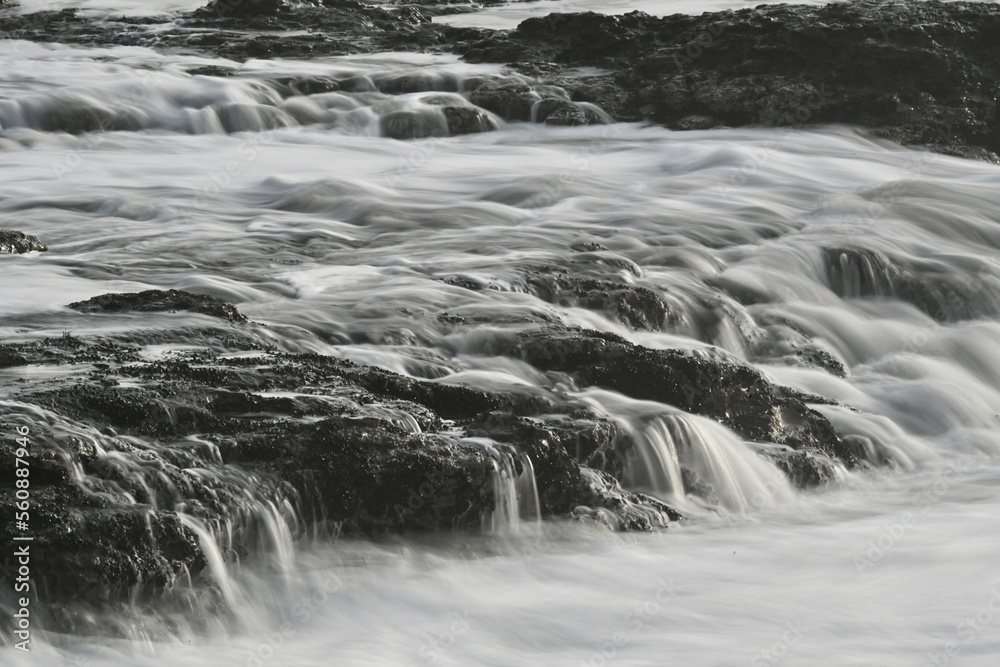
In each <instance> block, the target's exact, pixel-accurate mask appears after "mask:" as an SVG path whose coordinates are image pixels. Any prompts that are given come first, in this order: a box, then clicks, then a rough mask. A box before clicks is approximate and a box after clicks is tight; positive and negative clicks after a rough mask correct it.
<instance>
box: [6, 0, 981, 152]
mask: <svg viewBox="0 0 1000 667" xmlns="http://www.w3.org/2000/svg"><path fill="white" fill-rule="evenodd" d="M464 9H465V8H460V7H455V6H450V5H447V4H441V3H401V4H386V5H379V6H371V5H366V4H364V3H361V2H354V1H352V0H338V1H336V2H333V1H330V0H327V1H325V2H314V3H289V2H284V1H283V0H266V1H265V0H252V1H251V0H247V1H244V2H235V1H234V0H218V1H215V2H212V3H211V4H210V5H208V6H207V7H205V8H203V9H200V10H198V11H195V12H193V13H191V14H188V15H186V16H184V17H182V19H181V20H179V21H177V22H175V23H174V25H173V26H172V27H170V28H166V29H164V28H163V27H162V24H163V23H165V22H166V21H167V19H166V18H165V17H144V18H128V17H121V18H118V19H116V20H115V21H108V22H102V23H95V22H93V21H91V20H90V19H88V18H86V17H84V16H81V15H80V14H78V13H77V12H76V11H75V10H65V11H59V12H53V11H48V12H36V13H34V14H27V15H15V14H13V13H7V14H2V13H0V30H2V31H3V32H4V33H5V34H7V35H8V36H10V37H12V38H21V39H32V40H39V41H61V42H76V43H83V44H128V45H147V46H154V47H161V48H169V49H177V48H180V49H185V50H191V49H194V50H196V51H202V52H207V53H211V54H214V55H220V56H224V57H228V58H233V59H235V60H246V59H250V58H278V57H280V58H310V57H319V56H331V55H343V54H352V53H370V52H376V51H388V50H394V51H400V50H402V51H424V52H427V51H429V52H454V53H458V54H460V55H462V56H463V57H464V58H465V59H466V60H468V61H471V62H481V63H487V62H494V63H497V62H498V63H505V64H509V65H510V66H511V67H512V68H513V69H514V70H518V71H520V72H521V73H522V74H523V75H524V76H523V77H522V78H520V79H511V80H502V81H491V82H486V83H485V84H484V85H480V86H478V88H477V89H475V90H472V91H471V93H470V99H471V101H472V102H473V104H475V105H477V106H479V107H480V108H482V109H484V110H487V111H490V112H492V113H495V114H497V115H498V116H500V117H501V118H504V119H506V120H518V121H526V120H529V119H530V118H531V115H532V107H533V105H535V104H536V103H537V102H539V101H540V100H541V101H544V99H545V97H546V96H545V95H540V94H539V93H538V91H537V87H538V86H539V85H542V86H545V85H556V86H559V87H561V88H562V89H563V93H564V94H565V97H566V99H561V97H559V96H557V98H552V100H551V101H550V102H548V106H547V107H542V108H541V109H539V110H540V111H542V112H543V113H542V114H541V117H540V118H537V119H536V120H539V122H545V123H547V124H549V125H581V124H589V123H593V122H598V121H599V119H597V118H596V117H595V116H594V114H593V113H592V112H590V111H588V110H587V109H584V108H580V107H577V106H568V105H567V104H568V103H577V102H587V103H590V104H594V105H596V106H598V107H600V108H601V109H603V110H604V111H606V112H607V113H609V114H610V115H611V116H612V117H613V118H614V119H615V120H620V121H637V120H647V121H652V122H655V123H659V124H662V125H665V126H667V127H670V128H673V129H679V130H692V129H708V128H712V127H722V126H739V125H769V126H777V127H789V128H794V127H802V126H805V125H809V124H821V123H851V124H856V125H860V126H862V127H865V128H869V129H871V130H872V131H874V132H875V133H876V134H878V135H880V136H883V137H886V138H889V139H892V140H894V141H898V142H901V143H904V144H909V145H919V146H923V147H926V148H929V149H931V150H935V151H939V152H943V153H948V154H953V155H960V156H963V157H969V158H974V159H984V160H991V161H1000V158H998V156H997V155H996V152H997V151H998V150H1000V123H998V122H997V118H998V115H997V101H996V94H995V81H996V80H997V78H998V76H1000V56H998V55H997V52H996V49H995V48H993V44H995V43H996V41H997V40H998V39H1000V8H997V6H996V5H995V4H992V3H965V2H954V3H941V2H936V1H933V0H932V1H930V2H917V1H907V2H889V3H881V2H854V3H843V4H833V5H829V6H825V7H811V6H810V7H807V6H794V5H774V6H760V7H756V8H752V9H749V8H748V9H741V10H739V11H724V12H716V13H707V14H703V15H701V16H687V15H673V16H666V17H662V18H660V17H652V16H648V15H646V14H643V13H641V12H632V13H630V14H626V15H623V16H604V15H600V14H594V13H582V14H551V15H549V16H547V17H543V18H532V19H528V20H526V21H524V22H523V23H521V24H520V25H519V26H518V27H517V28H516V29H514V30H509V31H495V30H486V29H476V28H458V27H452V26H447V25H441V24H435V23H431V21H430V19H431V16H432V15H435V14H440V13H449V12H451V11H463V10H464ZM157 24H159V26H160V27H157V29H156V30H155V31H154V30H153V28H152V26H154V25H157ZM205 29H210V30H211V31H210V32H206V31H205ZM289 31H298V32H297V33H296V34H294V35H282V34H280V33H281V32H289ZM580 67H591V68H592V67H597V68H602V70H603V71H601V72H597V73H594V72H590V73H588V75H586V76H581V75H580V74H579V71H578V68H580ZM203 73H205V74H211V75H222V74H216V73H211V72H207V71H206V72H203ZM525 77H527V78H525ZM559 101H562V102H563V104H556V102H559ZM450 113H451V115H452V117H451V118H449V122H448V125H449V126H450V127H454V128H456V130H455V132H456V133H463V132H470V131H482V130H483V129H488V127H487V125H488V124H483V123H480V122H478V121H477V119H474V118H472V117H471V115H470V114H469V112H466V111H465V110H464V109H460V110H458V111H452V112H450ZM94 122H98V121H94ZM91 124H93V123H91ZM98 126H101V125H100V124H98ZM414 136H423V135H421V134H420V133H416V134H414Z"/></svg>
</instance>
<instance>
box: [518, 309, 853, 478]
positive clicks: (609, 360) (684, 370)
mask: <svg viewBox="0 0 1000 667" xmlns="http://www.w3.org/2000/svg"><path fill="white" fill-rule="evenodd" d="M511 344H512V348H513V349H512V350H511V351H512V352H515V353H519V354H520V355H521V356H522V357H523V358H524V359H525V360H527V361H528V362H529V363H531V364H532V365H534V366H536V367H538V368H541V369H544V370H559V371H563V372H571V373H575V374H576V376H577V377H578V378H579V380H580V381H581V382H583V383H585V384H592V385H597V386H602V387H606V388H609V389H613V390H615V391H618V392H621V393H622V394H625V395H627V396H631V397H633V398H639V399H648V400H653V401H658V402H661V403H666V404H668V405H674V406H676V407H678V408H680V409H682V410H685V411H687V412H691V413H694V414H700V415H704V416H707V417H712V418H713V419H717V420H718V421H720V422H722V423H723V424H725V425H726V426H728V427H729V428H731V429H733V430H734V431H736V432H737V433H739V434H740V435H742V436H743V437H744V438H747V439H749V440H758V441H763V442H775V443H779V444H787V445H789V446H791V447H793V448H796V449H799V448H811V449H815V450H817V451H821V452H824V453H825V454H827V455H829V456H832V457H835V458H838V459H840V460H841V461H843V462H844V463H845V464H847V465H848V466H854V465H857V463H858V461H857V459H856V458H855V456H854V453H853V452H852V451H851V450H850V449H849V448H848V447H847V446H845V444H844V442H843V441H842V440H841V439H840V436H839V435H837V432H836V431H835V430H834V428H833V426H832V425H831V424H830V422H829V421H827V419H826V418H825V417H823V416H822V415H820V414H819V413H818V412H816V411H815V410H812V409H811V408H809V407H808V406H806V405H805V404H804V403H802V402H801V401H800V400H798V399H797V398H794V397H786V396H784V395H782V394H781V393H780V392H779V391H777V390H776V388H774V387H773V386H772V385H771V384H770V383H768V382H767V380H765V379H764V377H763V376H762V375H761V374H760V373H759V372H757V371H756V370H754V369H752V368H750V367H747V366H740V365H737V364H734V363H726V362H721V361H716V360H712V359H707V358H704V357H698V356H693V355H689V354H685V353H683V352H680V351H677V350H653V349H648V348H643V347H638V346H636V345H633V344H632V343H629V342H628V341H626V340H625V339H623V338H620V337H618V336H615V335H613V334H607V333H602V332H596V331H579V330H572V329H566V330H558V329H545V330H539V331H536V332H533V333H525V334H522V335H521V336H519V337H518V339H517V340H512V341H511Z"/></svg>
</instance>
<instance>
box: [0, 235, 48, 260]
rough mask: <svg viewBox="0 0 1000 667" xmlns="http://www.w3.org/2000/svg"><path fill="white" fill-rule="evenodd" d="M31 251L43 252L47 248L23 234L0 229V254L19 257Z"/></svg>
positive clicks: (35, 239) (33, 238) (32, 237)
mask: <svg viewBox="0 0 1000 667" xmlns="http://www.w3.org/2000/svg"><path fill="white" fill-rule="evenodd" d="M33 250H37V251H38V252H45V251H46V250H48V248H46V247H45V245H44V244H43V243H42V242H41V241H39V240H38V239H37V238H35V237H34V236H28V235H27V234H25V233H24V232H15V231H10V230H6V229H0V254H3V253H7V254H14V255H20V254H24V253H26V252H31V251H33Z"/></svg>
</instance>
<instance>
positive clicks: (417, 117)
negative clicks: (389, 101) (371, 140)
mask: <svg viewBox="0 0 1000 667" xmlns="http://www.w3.org/2000/svg"><path fill="white" fill-rule="evenodd" d="M379 124H380V126H381V129H382V135H383V136H385V137H389V138H390V139H426V138H428V137H442V136H445V135H446V134H447V130H446V127H443V125H444V124H443V123H442V122H441V118H440V116H438V115H436V114H434V113H433V112H432V111H431V110H430V109H414V110H404V111H393V112H392V113H388V114H386V115H384V116H382V118H381V120H380V123H379Z"/></svg>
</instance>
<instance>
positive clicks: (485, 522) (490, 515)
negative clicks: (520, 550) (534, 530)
mask: <svg viewBox="0 0 1000 667" xmlns="http://www.w3.org/2000/svg"><path fill="white" fill-rule="evenodd" d="M461 442H463V443H467V444H471V445H474V446H477V447H481V448H483V449H485V450H486V452H487V454H488V455H489V457H490V460H491V462H492V472H491V484H492V490H493V499H494V507H493V511H491V512H487V513H484V514H483V516H482V528H483V531H484V532H490V533H496V532H501V531H504V530H512V529H517V528H518V527H520V526H521V525H522V524H530V523H538V522H539V521H541V509H540V505H539V501H538V487H537V485H536V483H535V468H534V466H533V465H532V463H531V458H530V457H529V456H528V455H527V454H525V453H524V452H520V451H517V450H516V449H514V448H513V447H510V446H509V445H501V444H499V443H496V442H494V441H493V440H490V439H489V438H463V439H462V440H461Z"/></svg>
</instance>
